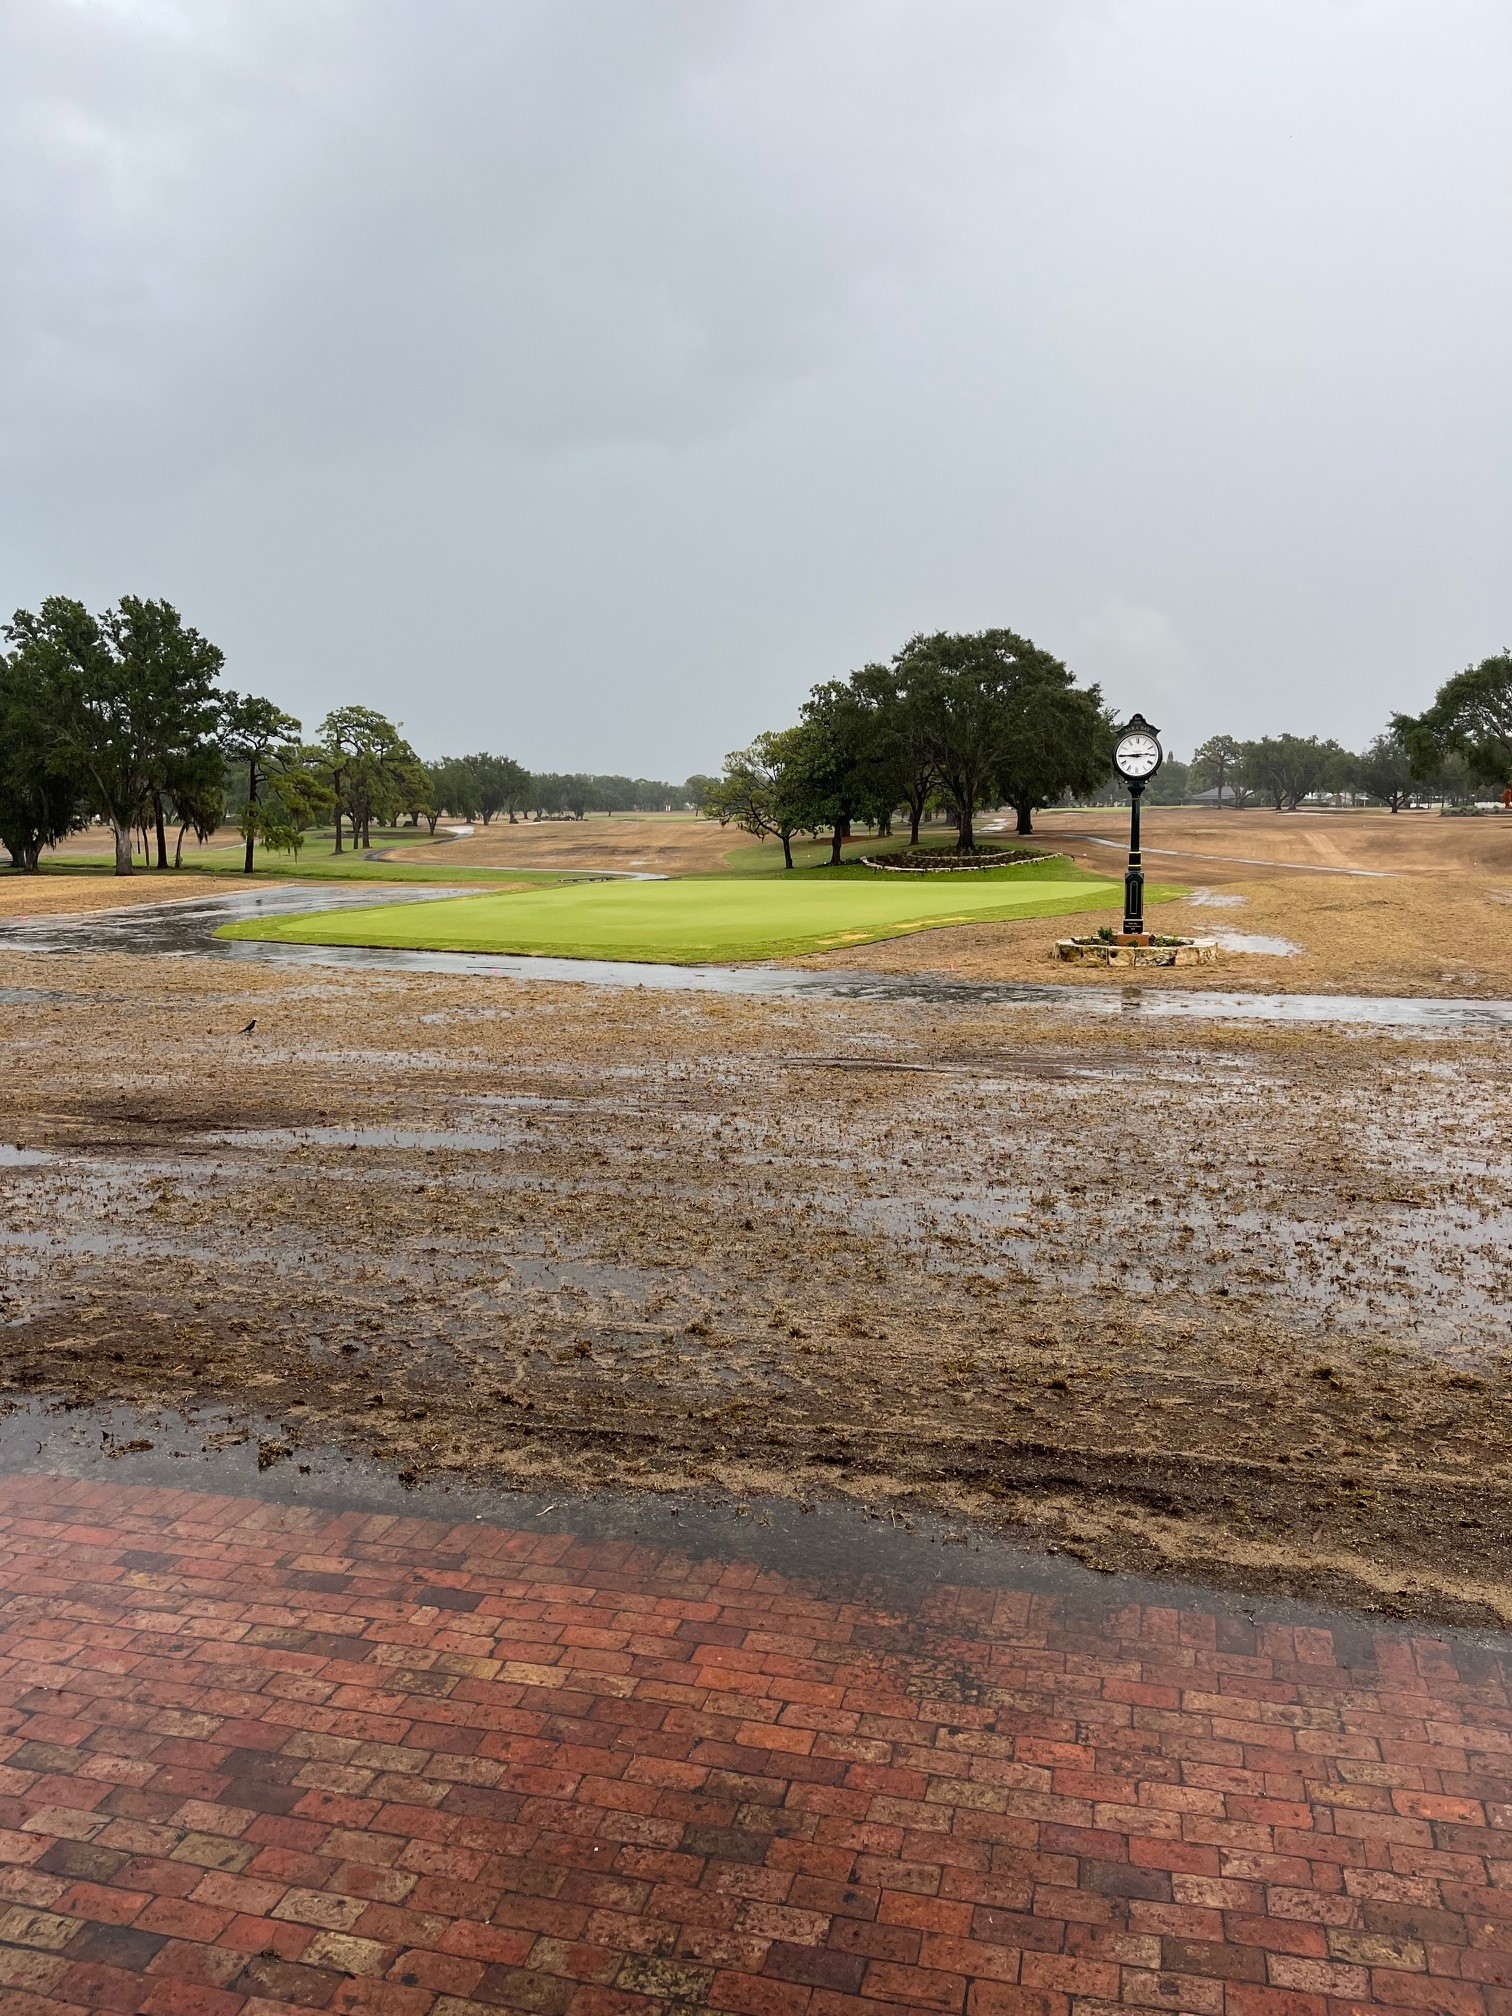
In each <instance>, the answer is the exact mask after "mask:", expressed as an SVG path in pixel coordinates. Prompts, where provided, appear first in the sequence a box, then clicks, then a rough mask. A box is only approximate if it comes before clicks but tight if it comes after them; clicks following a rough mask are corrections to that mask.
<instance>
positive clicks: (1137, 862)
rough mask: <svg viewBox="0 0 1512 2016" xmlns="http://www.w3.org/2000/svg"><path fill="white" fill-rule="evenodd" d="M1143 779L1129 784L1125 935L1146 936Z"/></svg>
mask: <svg viewBox="0 0 1512 2016" xmlns="http://www.w3.org/2000/svg"><path fill="white" fill-rule="evenodd" d="M1143 796H1144V784H1143V782H1142V781H1140V782H1137V783H1131V784H1130V785H1129V865H1128V867H1127V868H1126V869H1125V870H1124V926H1123V928H1124V936H1125V938H1132V937H1138V938H1142V937H1143V936H1144V862H1143V861H1142V859H1141V858H1140V852H1139V801H1140V799H1141V798H1143Z"/></svg>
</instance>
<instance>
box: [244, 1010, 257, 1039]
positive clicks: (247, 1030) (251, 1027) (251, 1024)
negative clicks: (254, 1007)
mask: <svg viewBox="0 0 1512 2016" xmlns="http://www.w3.org/2000/svg"><path fill="white" fill-rule="evenodd" d="M256 1027H257V1017H256V1016H255V1015H254V1016H253V1017H252V1020H251V1021H250V1022H249V1023H248V1024H247V1026H246V1028H245V1029H243V1030H242V1031H241V1034H242V1035H243V1036H250V1035H251V1034H252V1031H253V1030H254V1029H255V1028H256Z"/></svg>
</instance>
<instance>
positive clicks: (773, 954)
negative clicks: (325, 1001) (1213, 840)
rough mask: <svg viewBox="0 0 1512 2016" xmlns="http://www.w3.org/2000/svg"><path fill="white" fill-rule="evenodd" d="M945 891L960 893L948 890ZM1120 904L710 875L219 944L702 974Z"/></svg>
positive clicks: (1020, 875)
mask: <svg viewBox="0 0 1512 2016" xmlns="http://www.w3.org/2000/svg"><path fill="white" fill-rule="evenodd" d="M962 881H967V884H968V886H966V887H964V888H963V887H962V886H961V883H962ZM942 882H945V883H948V885H949V886H947V887H943V888H942V887H941V886H940V884H941V883H942ZM1162 893H1163V892H1161V891H1158V890H1151V891H1149V892H1147V900H1151V901H1158V900H1159V898H1160V896H1161V894H1162ZM1121 900H1122V888H1121V886H1120V885H1119V884H1117V883H1114V882H1110V881H1108V880H1106V879H1105V878H1104V877H1102V876H1095V875H1088V874H1086V873H1085V872H1084V871H1081V870H1078V869H1076V868H1074V867H1072V865H1071V864H1070V863H1069V862H1067V861H1064V860H1052V861H1047V862H1042V863H1036V864H1034V866H1032V867H1027V868H1020V869H1012V870H1007V871H1000V872H998V873H992V874H984V875H983V876H982V877H981V878H980V880H978V879H977V878H975V877H972V878H964V877H959V878H958V877H955V876H950V877H944V876H940V877H933V876H929V877H926V876H920V877H918V878H914V877H908V876H902V875H884V874H878V875H868V874H864V873H863V874H860V875H858V874H856V873H854V872H850V873H841V874H839V875H835V876H829V875H824V874H817V875H813V876H807V875H804V876H796V877H793V878H787V877H784V878H783V879H782V880H781V881H772V882H767V881H747V880H744V879H736V878H733V877H731V878H715V877H707V878H700V879H698V880H696V881H693V880H690V881H678V882H595V883H577V884H575V885H572V886H568V887H556V888H548V889H531V890H523V891H520V892H518V893H511V894H490V895H486V896H459V897H456V898H454V899H452V900H450V901H442V902H437V903H423V904H422V903H414V904H410V903H401V904H392V905H384V906H383V907H382V908H381V909H374V910H363V911H361V912H355V913H354V912H351V911H345V912H322V913H317V914H316V915H314V916H300V917H272V918H265V917H260V918H249V919H247V920H245V921H244V922H241V923H236V924H230V925H227V926H226V927H225V928H224V929H223V931H222V932H221V934H220V935H221V936H222V937H226V938H253V939H262V940H274V941H276V942H278V943H281V944H293V945H374V946H385V947H389V948H392V949H396V950H407V951H432V952H521V953H539V954H542V955H553V956H555V957H558V958H577V959H634V960H650V961H653V962H656V963H659V964H663V965H685V966H691V965H699V964H702V963H704V962H706V961H714V960H743V959H773V958H782V957H793V956H795V955H797V954H801V953H805V952H824V951H831V950H835V949H837V948H839V947H841V946H846V945H865V944H869V943H872V942H874V941H875V940H877V939H881V938H896V937H901V936H903V935H904V934H905V933H907V932H912V931H929V930H935V929H938V928H939V927H940V926H942V925H949V924H979V923H987V922H991V921H993V920H998V919H1004V918H1013V917H1051V916H1061V915H1066V914H1070V913H1073V912H1084V911H1089V910H1104V909H1108V908H1110V907H1115V906H1116V905H1117V904H1118V903H1119V902H1121Z"/></svg>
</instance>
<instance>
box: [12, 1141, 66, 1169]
mask: <svg viewBox="0 0 1512 2016" xmlns="http://www.w3.org/2000/svg"><path fill="white" fill-rule="evenodd" d="M52 1159H53V1158H52V1157H51V1156H50V1155H44V1154H43V1152H42V1150H41V1149H40V1148H17V1147H14V1146H13V1145H12V1144H11V1143H10V1142H9V1141H0V1169H36V1168H38V1167H39V1166H40V1165H41V1164H42V1163H43V1162H50V1161H51V1160H52Z"/></svg>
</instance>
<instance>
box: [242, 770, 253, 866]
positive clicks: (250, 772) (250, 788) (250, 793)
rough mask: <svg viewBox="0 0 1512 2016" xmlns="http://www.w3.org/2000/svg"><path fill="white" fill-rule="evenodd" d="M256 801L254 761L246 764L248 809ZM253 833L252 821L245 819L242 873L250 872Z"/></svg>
mask: <svg viewBox="0 0 1512 2016" xmlns="http://www.w3.org/2000/svg"><path fill="white" fill-rule="evenodd" d="M256 803H257V765H256V764H255V763H249V764H248V765H247V807H248V810H249V811H250V809H251V808H252V806H254V805H255V804H256ZM253 834H254V827H253V824H252V821H251V820H250V819H249V820H248V821H247V851H246V854H245V856H244V857H243V860H242V873H243V875H250V874H251V873H252V850H253V848H254V847H255V846H256V844H257V843H256V840H255V839H254V837H253Z"/></svg>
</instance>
